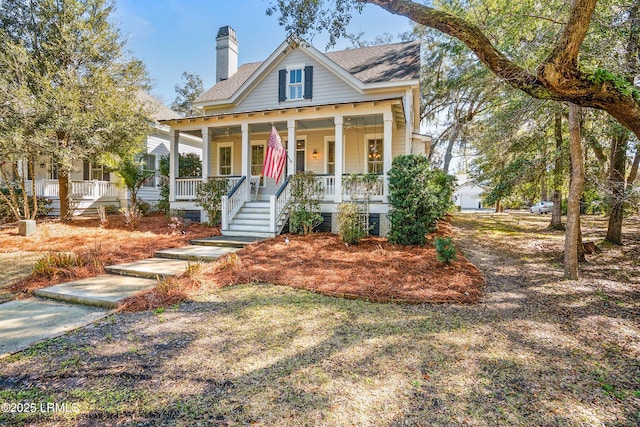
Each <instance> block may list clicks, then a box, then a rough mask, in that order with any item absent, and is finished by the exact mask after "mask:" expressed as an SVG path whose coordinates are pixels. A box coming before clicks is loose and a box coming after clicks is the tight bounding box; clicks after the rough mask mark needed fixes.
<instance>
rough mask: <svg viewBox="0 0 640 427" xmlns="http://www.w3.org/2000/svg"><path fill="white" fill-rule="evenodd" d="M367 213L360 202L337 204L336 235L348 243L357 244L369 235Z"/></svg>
mask: <svg viewBox="0 0 640 427" xmlns="http://www.w3.org/2000/svg"><path fill="white" fill-rule="evenodd" d="M369 229H370V227H369V222H368V215H367V212H366V210H365V207H364V204H362V203H340V204H339V205H338V235H339V236H340V239H341V240H342V241H343V242H345V243H348V244H350V245H357V244H358V243H359V242H360V240H361V239H364V238H365V237H367V236H368V235H369Z"/></svg>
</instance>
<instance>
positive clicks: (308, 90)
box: [278, 65, 313, 102]
mask: <svg viewBox="0 0 640 427" xmlns="http://www.w3.org/2000/svg"><path fill="white" fill-rule="evenodd" d="M311 98H313V66H311V65H307V66H305V65H290V66H288V67H287V68H286V69H283V70H280V71H279V72H278V102H284V101H299V100H301V99H311Z"/></svg>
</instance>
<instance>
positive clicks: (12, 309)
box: [0, 236, 261, 358]
mask: <svg viewBox="0 0 640 427" xmlns="http://www.w3.org/2000/svg"><path fill="white" fill-rule="evenodd" d="M259 240H261V239H257V238H255V237H225V236H217V237H213V238H209V239H198V240H195V241H193V242H192V243H193V244H194V245H193V246H187V247H183V248H175V249H166V250H162V251H158V252H157V256H158V257H156V258H149V259H144V260H141V261H136V262H131V263H127V264H118V265H111V266H108V267H105V272H106V273H108V274H106V275H102V276H97V277H92V278H88V279H83V280H77V281H74V282H68V283H61V284H59V285H55V286H50V287H48V288H43V289H40V290H37V291H36V292H34V294H35V295H36V296H38V297H42V298H50V299H54V300H56V301H51V300H41V299H39V298H29V299H26V300H19V301H11V302H6V303H2V304H0V358H2V357H4V356H6V355H9V354H13V353H15V352H18V351H21V350H24V349H26V348H28V347H29V346H31V345H33V344H35V343H37V342H39V341H42V340H45V339H49V338H53V337H56V336H58V335H60V334H62V333H64V332H67V331H70V330H73V329H76V328H79V327H82V326H85V325H88V324H90V323H92V322H95V321H96V320H98V319H100V318H102V317H105V316H107V315H108V314H109V313H110V311H108V310H107V309H108V308H113V307H116V306H117V303H118V302H119V301H120V300H122V299H124V298H127V297H129V296H132V295H135V294H137V293H138V292H141V291H144V290H146V289H150V288H153V287H154V286H155V285H156V284H157V280H158V278H161V277H164V276H176V275H179V274H182V273H184V272H185V271H186V269H187V267H188V266H189V263H190V262H194V260H199V261H200V260H202V261H205V262H206V261H213V260H215V259H217V258H219V257H221V256H223V255H226V254H229V253H232V252H235V251H237V250H238V249H239V248H241V247H244V246H246V245H247V244H250V243H253V242H256V241H259ZM109 273H110V274H109ZM61 301H62V302H61ZM67 302H69V303H71V304H68V303H67Z"/></svg>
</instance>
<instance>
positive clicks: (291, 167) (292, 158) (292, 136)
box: [287, 119, 296, 175]
mask: <svg viewBox="0 0 640 427" xmlns="http://www.w3.org/2000/svg"><path fill="white" fill-rule="evenodd" d="M287 129H288V130H289V134H288V136H287V139H288V141H289V145H288V146H287V151H288V154H287V155H288V157H289V160H288V161H287V175H295V173H296V120H295V119H289V120H287Z"/></svg>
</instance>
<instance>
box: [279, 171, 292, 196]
mask: <svg viewBox="0 0 640 427" xmlns="http://www.w3.org/2000/svg"><path fill="white" fill-rule="evenodd" d="M290 179H291V175H287V177H286V178H285V179H284V182H283V183H282V185H280V188H278V191H276V199H277V198H279V197H280V195H281V194H282V192H283V191H284V190H285V189H286V188H287V185H289V180H290Z"/></svg>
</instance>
